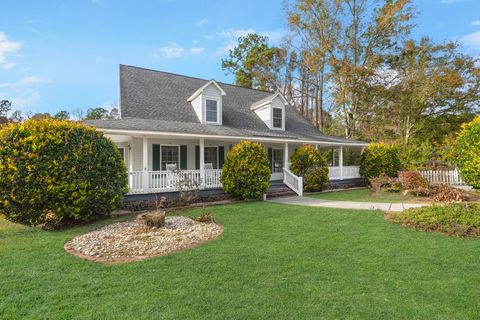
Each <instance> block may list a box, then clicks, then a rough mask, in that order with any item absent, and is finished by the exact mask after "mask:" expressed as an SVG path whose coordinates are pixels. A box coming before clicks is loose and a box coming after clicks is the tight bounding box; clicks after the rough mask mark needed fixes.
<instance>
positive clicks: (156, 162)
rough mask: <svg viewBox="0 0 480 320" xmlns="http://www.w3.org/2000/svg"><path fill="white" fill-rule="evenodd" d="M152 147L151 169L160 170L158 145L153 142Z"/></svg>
mask: <svg viewBox="0 0 480 320" xmlns="http://www.w3.org/2000/svg"><path fill="white" fill-rule="evenodd" d="M152 147H153V148H152V170H153V171H160V145H159V144H154V145H153V146H152Z"/></svg>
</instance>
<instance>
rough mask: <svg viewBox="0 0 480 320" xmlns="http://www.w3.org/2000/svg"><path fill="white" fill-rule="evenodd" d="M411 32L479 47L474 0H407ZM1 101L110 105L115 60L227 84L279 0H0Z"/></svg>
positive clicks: (38, 108) (273, 30)
mask: <svg viewBox="0 0 480 320" xmlns="http://www.w3.org/2000/svg"><path fill="white" fill-rule="evenodd" d="M414 3H415V6H416V9H417V11H418V16H417V19H416V23H417V27H416V28H415V30H414V32H413V35H414V36H415V37H417V38H418V37H420V36H422V35H428V36H430V37H432V38H433V39H435V40H438V41H441V40H444V39H452V40H459V41H462V42H463V43H464V48H463V50H464V51H465V52H468V53H469V54H472V55H477V54H479V53H480V0H416V1H414ZM0 11H1V12H2V18H1V19H0V99H9V100H12V101H13V103H14V106H13V107H14V109H20V110H23V111H31V112H33V113H36V112H50V113H55V112H57V111H58V110H72V109H75V108H81V109H84V110H86V109H88V108H90V107H96V106H101V105H109V104H110V103H118V94H119V89H118V82H119V80H118V65H119V64H129V65H135V66H141V67H146V68H152V69H157V70H164V71H170V72H174V73H180V74H186V75H191V76H195V77H201V78H206V79H210V78H215V79H217V80H220V81H226V82H231V81H232V80H233V77H232V76H226V75H225V74H224V73H223V72H222V70H221V68H220V60H221V58H223V57H225V56H226V49H228V48H231V47H232V46H233V45H234V44H235V40H236V38H237V37H238V36H239V35H242V34H245V33H247V32H248V31H256V32H260V33H262V34H265V35H268V36H269V37H270V38H271V40H272V42H273V43H275V42H278V41H279V40H280V39H281V37H282V35H283V34H285V33H286V32H287V31H288V26H287V24H286V19H285V13H284V10H283V0H279V1H265V0H262V1H259V0H255V1H251V0H242V1H225V0H223V1H198V0H197V1H173V0H156V1H118V0H117V1H114V0H75V1H74V0H71V1H67V0H49V1H39V0H37V1H33V0H32V1H10V0H0Z"/></svg>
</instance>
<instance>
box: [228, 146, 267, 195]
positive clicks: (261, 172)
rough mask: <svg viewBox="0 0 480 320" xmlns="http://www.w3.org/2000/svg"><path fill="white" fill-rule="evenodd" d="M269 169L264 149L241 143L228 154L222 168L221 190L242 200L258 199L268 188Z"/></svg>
mask: <svg viewBox="0 0 480 320" xmlns="http://www.w3.org/2000/svg"><path fill="white" fill-rule="evenodd" d="M270 176H271V172H270V168H269V161H268V156H267V151H266V149H265V147H264V146H263V145H261V144H259V143H257V142H252V141H243V142H240V143H238V144H236V145H234V146H233V147H232V149H231V150H230V151H229V152H228V154H227V157H226V159H225V163H224V164H223V168H222V177H221V179H220V181H221V182H222V186H223V189H224V190H225V191H226V192H229V193H232V194H234V195H237V196H240V197H242V198H243V199H260V198H261V197H262V196H263V194H266V193H267V192H268V188H269V187H270Z"/></svg>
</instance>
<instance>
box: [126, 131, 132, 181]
mask: <svg viewBox="0 0 480 320" xmlns="http://www.w3.org/2000/svg"><path fill="white" fill-rule="evenodd" d="M132 145H133V139H131V140H130V142H129V143H128V147H127V152H128V185H129V187H130V188H132V187H133V176H132V172H133V151H132V148H133V146H132Z"/></svg>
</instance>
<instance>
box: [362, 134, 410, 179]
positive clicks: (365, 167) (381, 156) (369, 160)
mask: <svg viewBox="0 0 480 320" xmlns="http://www.w3.org/2000/svg"><path fill="white" fill-rule="evenodd" d="M400 167H401V166H400V158H399V156H398V149H397V147H396V146H394V145H388V144H386V143H372V144H370V145H368V146H367V147H366V148H365V150H364V151H363V154H362V158H361V160H360V175H361V176H362V177H363V179H364V180H365V181H366V182H369V181H370V179H372V178H376V177H378V176H380V175H381V174H382V173H383V174H385V175H386V176H388V177H390V178H393V177H396V176H397V175H398V171H399V170H400Z"/></svg>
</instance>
